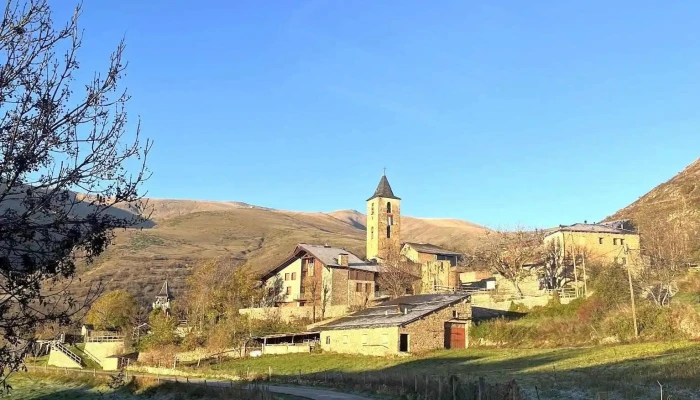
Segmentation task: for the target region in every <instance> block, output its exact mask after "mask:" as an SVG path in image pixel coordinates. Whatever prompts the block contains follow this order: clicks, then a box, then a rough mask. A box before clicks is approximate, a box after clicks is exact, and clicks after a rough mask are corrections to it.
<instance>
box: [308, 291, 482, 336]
mask: <svg viewBox="0 0 700 400" xmlns="http://www.w3.org/2000/svg"><path fill="white" fill-rule="evenodd" d="M465 300H466V301H470V296H469V295H468V294H419V295H415V296H404V297H399V298H396V299H393V300H390V301H387V302H386V303H382V304H380V305H378V306H375V307H371V308H366V309H364V310H361V311H358V312H355V313H352V314H350V315H347V316H345V317H343V318H340V319H337V320H335V321H333V322H329V323H328V324H325V325H321V326H319V327H317V329H318V330H320V331H324V330H336V329H357V328H381V327H389V326H405V325H407V324H410V323H411V322H413V321H416V320H418V319H420V318H422V317H424V316H426V315H429V314H432V313H434V312H436V311H439V310H442V309H443V308H445V307H449V306H450V305H453V304H457V303H459V302H461V301H465ZM403 308H407V309H408V312H406V313H403V312H401V311H400V309H403Z"/></svg>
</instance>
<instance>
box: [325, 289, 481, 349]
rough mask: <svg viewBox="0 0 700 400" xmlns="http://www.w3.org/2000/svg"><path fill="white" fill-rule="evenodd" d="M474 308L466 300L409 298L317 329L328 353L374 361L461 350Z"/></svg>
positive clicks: (453, 296)
mask: <svg viewBox="0 0 700 400" xmlns="http://www.w3.org/2000/svg"><path fill="white" fill-rule="evenodd" d="M470 324H471V304H470V297H469V295H465V294H421V295H414V296H405V297H399V298H397V299H393V300H390V301H387V302H384V303H382V304H380V305H377V306H374V307H370V308H367V309H364V310H362V311H358V312H355V313H352V314H349V315H347V316H345V317H342V318H340V319H337V320H335V321H332V322H330V323H327V324H324V325H322V326H319V327H318V328H317V329H318V330H320V332H321V336H320V340H321V348H322V349H323V350H324V351H332V352H337V353H348V354H365V355H375V356H385V355H399V354H411V353H414V354H415V353H421V352H424V351H429V350H434V349H441V348H446V349H463V348H465V347H467V346H468V345H469V326H470Z"/></svg>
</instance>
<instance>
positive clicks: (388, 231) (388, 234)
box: [386, 225, 391, 239]
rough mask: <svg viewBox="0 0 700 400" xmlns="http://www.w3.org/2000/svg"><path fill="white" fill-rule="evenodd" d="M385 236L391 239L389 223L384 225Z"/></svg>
mask: <svg viewBox="0 0 700 400" xmlns="http://www.w3.org/2000/svg"><path fill="white" fill-rule="evenodd" d="M386 237H387V239H391V225H388V226H387V227H386Z"/></svg>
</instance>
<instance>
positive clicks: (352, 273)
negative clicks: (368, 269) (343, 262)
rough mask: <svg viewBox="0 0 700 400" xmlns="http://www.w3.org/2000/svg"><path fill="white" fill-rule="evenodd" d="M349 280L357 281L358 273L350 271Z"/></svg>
mask: <svg viewBox="0 0 700 400" xmlns="http://www.w3.org/2000/svg"><path fill="white" fill-rule="evenodd" d="M348 279H357V271H352V270H351V271H348Z"/></svg>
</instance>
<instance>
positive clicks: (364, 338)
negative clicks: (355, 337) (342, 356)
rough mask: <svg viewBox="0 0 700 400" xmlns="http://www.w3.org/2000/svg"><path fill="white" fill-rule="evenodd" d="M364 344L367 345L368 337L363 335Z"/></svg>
mask: <svg viewBox="0 0 700 400" xmlns="http://www.w3.org/2000/svg"><path fill="white" fill-rule="evenodd" d="M362 344H367V335H362Z"/></svg>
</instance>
